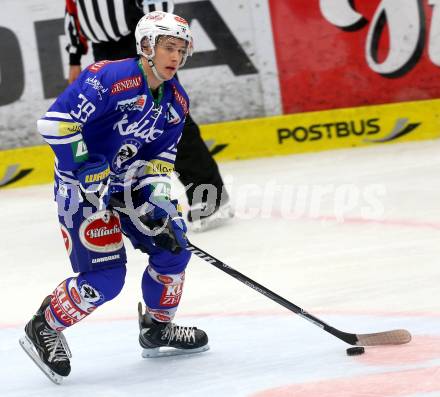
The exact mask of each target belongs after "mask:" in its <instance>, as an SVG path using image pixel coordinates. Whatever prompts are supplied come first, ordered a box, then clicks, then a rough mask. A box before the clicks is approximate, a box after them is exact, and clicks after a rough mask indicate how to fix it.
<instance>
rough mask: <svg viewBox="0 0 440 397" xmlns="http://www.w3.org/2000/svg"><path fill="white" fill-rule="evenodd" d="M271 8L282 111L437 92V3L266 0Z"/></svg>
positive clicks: (439, 11)
mask: <svg viewBox="0 0 440 397" xmlns="http://www.w3.org/2000/svg"><path fill="white" fill-rule="evenodd" d="M430 3H431V4H432V5H430ZM270 10H271V16H272V25H273V32H274V40H275V50H276V55H277V62H278V70H279V77H280V83H281V94H282V100H283V110H284V113H296V112H305V111H312V110H322V109H334V108H341V107H354V106H362V105H369V104H382V103H392V102H402V101H412V100H419V99H431V98H439V97H440V68H439V67H440V2H438V1H437V2H433V1H430V0H356V1H353V0H313V1H311V0H282V1H281V0H270Z"/></svg>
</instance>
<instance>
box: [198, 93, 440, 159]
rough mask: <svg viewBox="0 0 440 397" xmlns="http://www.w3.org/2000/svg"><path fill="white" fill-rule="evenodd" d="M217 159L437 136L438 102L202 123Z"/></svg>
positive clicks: (280, 153)
mask: <svg viewBox="0 0 440 397" xmlns="http://www.w3.org/2000/svg"><path fill="white" fill-rule="evenodd" d="M202 136H203V139H204V140H205V141H206V142H207V143H208V145H209V146H210V149H211V151H213V152H214V153H217V154H216V158H218V159H219V160H236V159H249V158H254V157H266V156H274V155H286V154H295V153H306V152H317V151H321V150H330V149H342V148H351V147H358V146H370V147H374V146H375V145H378V144H383V143H393V142H408V141H416V140H424V139H435V138H439V137H440V100H438V99H436V100H426V101H416V102H404V103H395V104H386V105H376V106H366V107H359V108H349V109H335V110H327V111H319V112H310V113H300V114H291V115H285V116H277V117H267V118H261V119H252V120H241V121H232V122H227V123H221V124H209V125H204V126H202Z"/></svg>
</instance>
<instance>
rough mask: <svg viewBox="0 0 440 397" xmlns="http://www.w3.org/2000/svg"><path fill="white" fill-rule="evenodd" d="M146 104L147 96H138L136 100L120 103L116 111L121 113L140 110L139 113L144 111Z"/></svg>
mask: <svg viewBox="0 0 440 397" xmlns="http://www.w3.org/2000/svg"><path fill="white" fill-rule="evenodd" d="M146 102H147V96H146V95H138V96H135V97H134V98H130V99H126V100H125V101H119V102H118V103H117V104H116V110H119V111H121V112H131V111H133V110H138V111H139V112H142V111H143V110H144V107H145V103H146Z"/></svg>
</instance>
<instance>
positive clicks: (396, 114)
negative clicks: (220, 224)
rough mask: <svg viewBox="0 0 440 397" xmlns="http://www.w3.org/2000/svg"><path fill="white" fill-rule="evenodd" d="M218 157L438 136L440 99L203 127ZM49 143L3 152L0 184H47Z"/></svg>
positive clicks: (50, 168) (50, 164)
mask: <svg viewBox="0 0 440 397" xmlns="http://www.w3.org/2000/svg"><path fill="white" fill-rule="evenodd" d="M201 129H202V136H203V139H204V140H205V142H206V143H207V145H208V147H209V148H210V150H211V152H212V153H213V154H214V156H215V158H216V159H217V160H219V161H222V160H238V159H250V158H257V157H269V156H276V155H288V154H296V153H307V152H317V151H322V150H332V149H343V148H351V147H365V146H374V145H379V144H383V143H394V142H409V141H418V140H425V139H436V138H439V137H440V100H437V99H436V100H426V101H416V102H406V103H399V104H386V105H379V106H367V107H359V108H350V109H336V110H328V111H320V112H309V113H301V114H293V115H287V116H275V117H266V118H260V119H247V120H241V121H234V122H227V123H221V124H207V125H204V126H202V127H201ZM52 177H53V153H52V151H51V149H50V147H49V146H34V147H27V148H21V149H12V150H5V151H1V152H0V188H9V187H21V186H28V185H36V184H42V183H48V182H50V181H51V180H52Z"/></svg>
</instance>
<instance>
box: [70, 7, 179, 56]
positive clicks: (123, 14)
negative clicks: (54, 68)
mask: <svg viewBox="0 0 440 397" xmlns="http://www.w3.org/2000/svg"><path fill="white" fill-rule="evenodd" d="M172 9H173V4H172V1H170V0H168V1H161V0H66V12H65V18H64V30H65V34H66V36H67V39H68V45H67V47H66V49H67V51H68V52H69V57H70V62H69V63H70V65H79V64H80V60H81V56H82V55H84V54H86V53H87V51H88V43H87V42H88V41H90V42H92V43H104V42H112V41H113V42H117V41H119V40H120V39H121V38H122V37H124V36H127V35H129V34H130V33H132V32H134V30H135V28H136V25H137V23H138V21H139V19H141V18H142V16H143V15H144V14H145V13H148V12H153V11H165V12H172Z"/></svg>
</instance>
